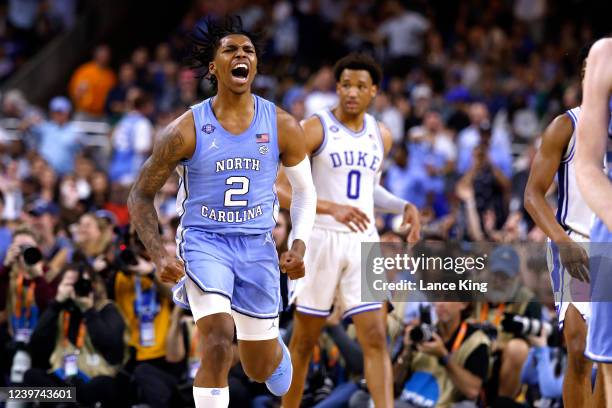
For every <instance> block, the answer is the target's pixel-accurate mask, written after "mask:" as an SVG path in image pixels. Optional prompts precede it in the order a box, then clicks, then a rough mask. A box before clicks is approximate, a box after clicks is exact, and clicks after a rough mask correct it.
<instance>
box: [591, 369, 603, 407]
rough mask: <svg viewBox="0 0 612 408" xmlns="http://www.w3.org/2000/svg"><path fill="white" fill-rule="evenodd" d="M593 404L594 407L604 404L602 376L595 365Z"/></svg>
mask: <svg viewBox="0 0 612 408" xmlns="http://www.w3.org/2000/svg"><path fill="white" fill-rule="evenodd" d="M593 406H594V407H596V408H604V407H605V406H606V392H605V390H604V376H603V374H602V372H601V367H599V366H598V367H597V378H596V379H595V389H594V390H593Z"/></svg>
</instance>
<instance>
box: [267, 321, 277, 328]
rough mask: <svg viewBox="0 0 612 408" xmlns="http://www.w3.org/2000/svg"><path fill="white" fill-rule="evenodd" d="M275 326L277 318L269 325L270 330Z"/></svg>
mask: <svg viewBox="0 0 612 408" xmlns="http://www.w3.org/2000/svg"><path fill="white" fill-rule="evenodd" d="M275 327H276V319H274V320H272V325H271V326H270V327H268V330H272V329H273V328H275Z"/></svg>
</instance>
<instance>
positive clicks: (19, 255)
mask: <svg viewBox="0 0 612 408" xmlns="http://www.w3.org/2000/svg"><path fill="white" fill-rule="evenodd" d="M44 268H45V267H44V265H43V261H42V254H41V252H40V250H39V249H38V241H37V238H36V236H35V235H34V233H33V231H32V230H30V229H28V228H27V227H25V226H21V227H18V228H17V229H16V230H15V231H14V233H13V239H12V242H11V245H10V246H9V249H8V251H7V255H6V257H5V258H4V265H3V267H2V269H0V310H4V311H5V313H4V315H5V316H6V317H5V322H6V323H7V324H6V325H5V324H4V323H5V322H2V321H0V330H1V331H3V332H5V335H0V338H8V339H9V341H8V344H7V345H6V347H7V348H6V349H3V350H2V353H0V354H1V355H2V356H1V357H0V364H2V368H3V369H10V372H11V374H10V382H11V383H20V382H22V381H23V373H24V372H25V370H27V369H28V368H29V367H30V357H29V355H28V353H27V351H26V346H27V344H28V343H29V341H30V337H31V335H32V331H33V330H34V327H35V326H36V323H37V322H38V319H39V316H40V314H41V313H42V312H43V311H44V310H45V308H46V307H47V305H48V304H49V302H50V301H51V300H52V299H53V296H54V294H55V290H54V288H53V287H52V286H51V285H50V284H49V283H48V282H47V280H46V279H45V277H44ZM2 347H5V342H3V343H2Z"/></svg>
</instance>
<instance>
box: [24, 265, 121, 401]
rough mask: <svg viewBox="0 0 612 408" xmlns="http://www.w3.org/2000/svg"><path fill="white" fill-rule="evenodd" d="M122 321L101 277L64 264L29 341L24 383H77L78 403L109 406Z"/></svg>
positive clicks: (55, 384)
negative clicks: (52, 297)
mask: <svg viewBox="0 0 612 408" xmlns="http://www.w3.org/2000/svg"><path fill="white" fill-rule="evenodd" d="M124 329H125V324H124V322H123V318H122V317H121V315H120V314H119V311H118V310H117V308H116V307H115V305H114V304H113V303H112V302H111V301H109V300H108V299H107V296H106V291H105V286H104V282H102V281H101V279H99V278H96V277H94V276H93V273H92V271H91V270H90V269H88V268H87V266H86V265H85V264H80V265H70V266H68V267H67V268H66V269H65V272H64V274H63V276H62V280H61V282H60V285H59V287H58V289H57V295H56V297H55V301H53V302H51V304H50V305H49V307H48V308H47V310H46V311H45V312H44V313H43V314H42V316H41V317H40V320H39V321H38V324H37V326H36V328H35V329H34V332H33V333H32V338H31V340H30V353H31V355H32V366H33V368H31V369H30V370H28V371H27V372H26V373H25V376H24V385H25V386H29V387H33V386H37V387H39V386H44V387H58V386H60V387H66V386H74V387H76V397H77V400H78V401H79V402H80V403H82V404H87V405H90V404H91V405H93V404H95V403H97V402H101V403H102V405H103V406H114V405H113V404H114V402H115V401H116V398H117V395H116V393H115V382H114V377H115V375H116V374H117V372H118V371H119V367H120V365H121V363H122V362H123V358H124V354H125V347H124V342H123V333H124Z"/></svg>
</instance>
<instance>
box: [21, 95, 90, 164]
mask: <svg viewBox="0 0 612 408" xmlns="http://www.w3.org/2000/svg"><path fill="white" fill-rule="evenodd" d="M71 110H72V105H71V104H70V101H69V100H68V98H66V97H64V96H56V97H55V98H53V99H51V102H50V103H49V118H50V120H48V121H45V122H42V123H40V124H37V125H34V126H33V127H32V132H33V133H34V136H35V139H36V142H37V145H38V153H39V154H40V155H41V156H42V157H43V158H44V159H45V160H46V161H47V163H49V165H50V166H51V167H53V170H55V172H56V173H57V174H59V175H64V174H66V173H70V172H71V171H73V168H74V160H75V157H76V155H77V154H78V153H79V151H80V150H81V144H80V142H81V140H80V134H79V130H78V129H77V128H76V127H75V126H74V125H73V124H72V123H70V122H68V121H69V119H70V112H71Z"/></svg>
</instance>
